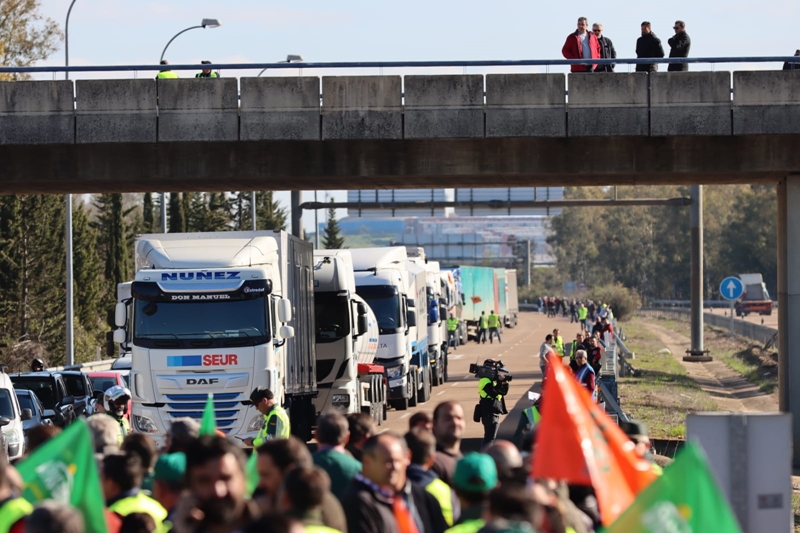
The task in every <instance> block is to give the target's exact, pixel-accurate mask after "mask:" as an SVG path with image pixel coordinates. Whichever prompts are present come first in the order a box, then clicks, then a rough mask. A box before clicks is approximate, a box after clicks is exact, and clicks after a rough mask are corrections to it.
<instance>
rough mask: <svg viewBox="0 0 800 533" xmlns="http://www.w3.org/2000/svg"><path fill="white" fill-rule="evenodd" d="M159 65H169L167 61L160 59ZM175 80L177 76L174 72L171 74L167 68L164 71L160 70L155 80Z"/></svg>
mask: <svg viewBox="0 0 800 533" xmlns="http://www.w3.org/2000/svg"><path fill="white" fill-rule="evenodd" d="M161 64H162V65H169V61H167V60H166V59H162V60H161ZM177 78H178V75H177V74H175V73H174V72H172V71H171V70H170V69H169V68H165V69H164V70H161V71H159V73H158V74H156V79H157V80H165V79H166V80H169V79H177Z"/></svg>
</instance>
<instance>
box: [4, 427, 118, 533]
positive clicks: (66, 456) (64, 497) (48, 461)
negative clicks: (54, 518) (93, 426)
mask: <svg viewBox="0 0 800 533" xmlns="http://www.w3.org/2000/svg"><path fill="white" fill-rule="evenodd" d="M17 469H18V470H19V473H20V476H22V480H23V481H24V482H25V486H24V489H23V493H22V496H23V497H24V498H25V499H26V500H28V501H29V502H31V503H32V504H34V505H35V504H37V503H38V502H41V501H42V500H56V501H59V502H61V503H68V504H70V505H72V506H73V507H75V508H76V509H78V510H79V511H80V512H81V513H83V520H84V522H85V531H87V532H89V533H106V519H105V515H104V514H103V502H105V498H104V497H103V490H102V489H101V488H100V476H99V475H98V472H97V464H96V463H95V460H94V450H93V448H92V435H91V434H90V433H89V428H88V427H87V426H86V422H84V421H83V420H77V421H75V422H74V423H72V424H71V425H69V426H68V427H67V428H66V429H65V430H64V431H63V432H62V433H61V434H60V435H58V436H57V437H54V438H52V439H50V440H49V441H47V442H46V443H44V444H43V445H42V446H40V447H39V448H37V449H36V450H34V452H33V453H32V454H31V455H30V456H29V457H28V458H27V459H25V460H24V461H23V462H22V463H20V464H19V466H17Z"/></svg>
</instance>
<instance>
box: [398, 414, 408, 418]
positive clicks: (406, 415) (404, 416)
mask: <svg viewBox="0 0 800 533" xmlns="http://www.w3.org/2000/svg"><path fill="white" fill-rule="evenodd" d="M409 416H411V413H406V414H404V415H402V416H401V417H400V418H407V417H409Z"/></svg>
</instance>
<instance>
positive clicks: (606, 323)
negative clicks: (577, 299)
mask: <svg viewBox="0 0 800 533" xmlns="http://www.w3.org/2000/svg"><path fill="white" fill-rule="evenodd" d="M606 333H607V334H608V338H609V339H611V340H612V341H613V340H614V325H613V324H612V323H611V321H610V320H609V318H608V316H606V317H605V318H603V322H602V329H601V330H600V337H601V338H605V336H606Z"/></svg>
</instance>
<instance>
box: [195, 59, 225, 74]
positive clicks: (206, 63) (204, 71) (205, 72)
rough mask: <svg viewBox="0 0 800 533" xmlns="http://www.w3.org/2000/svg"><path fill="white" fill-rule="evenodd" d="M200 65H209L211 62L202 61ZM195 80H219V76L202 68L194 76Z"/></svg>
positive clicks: (208, 69)
mask: <svg viewBox="0 0 800 533" xmlns="http://www.w3.org/2000/svg"><path fill="white" fill-rule="evenodd" d="M200 64H201V65H210V64H211V61H208V60H207V59H204V60H202V61H201V62H200ZM194 77H195V78H219V74H217V73H216V72H213V71H212V70H211V69H210V68H205V67H203V70H202V71H201V72H198V73H197V74H195V75H194Z"/></svg>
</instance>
